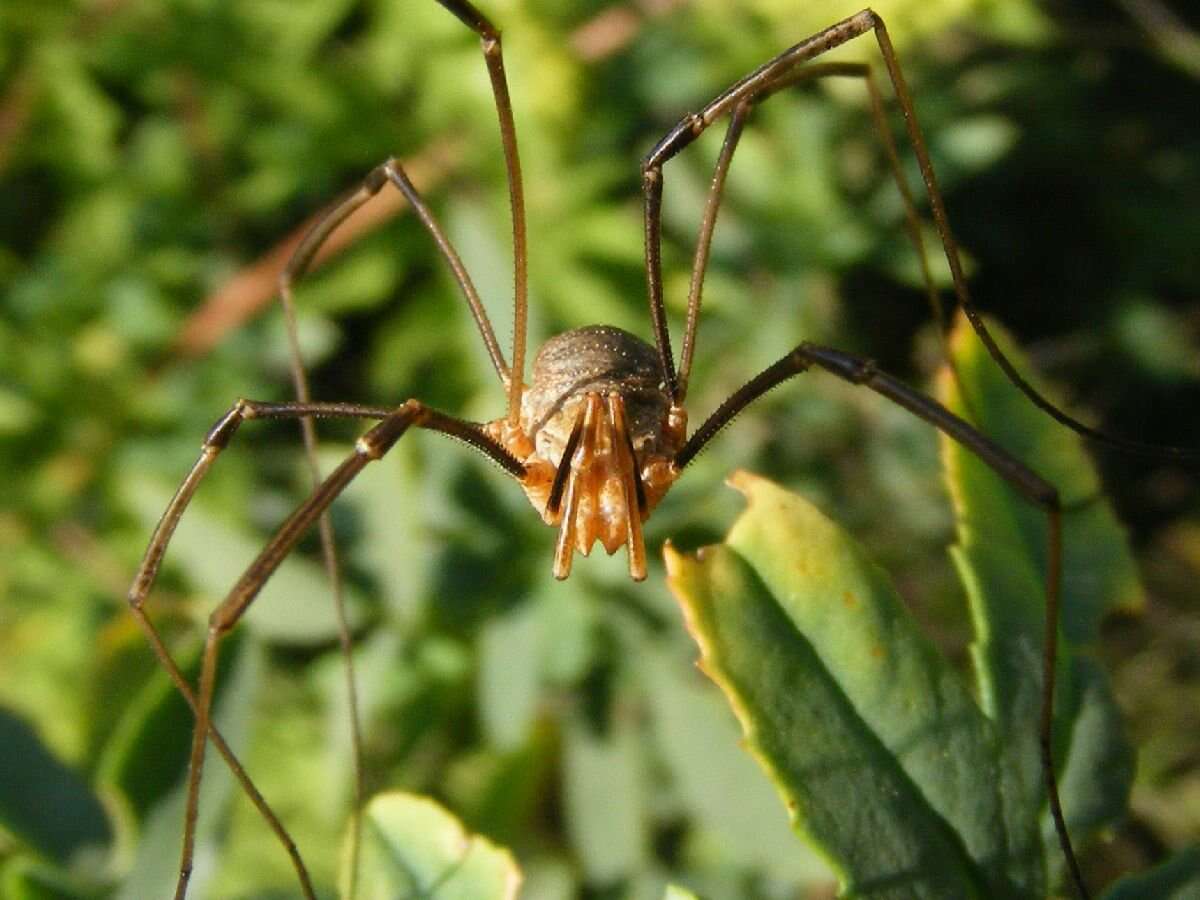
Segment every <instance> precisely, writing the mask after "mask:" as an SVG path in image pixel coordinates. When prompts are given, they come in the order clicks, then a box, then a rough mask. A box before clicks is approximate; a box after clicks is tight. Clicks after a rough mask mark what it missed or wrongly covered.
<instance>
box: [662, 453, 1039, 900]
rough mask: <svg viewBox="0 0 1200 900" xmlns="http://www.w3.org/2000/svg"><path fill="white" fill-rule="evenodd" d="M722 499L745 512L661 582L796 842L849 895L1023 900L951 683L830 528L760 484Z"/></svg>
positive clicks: (976, 730)
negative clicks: (739, 501)
mask: <svg viewBox="0 0 1200 900" xmlns="http://www.w3.org/2000/svg"><path fill="white" fill-rule="evenodd" d="M733 483H734V484H735V486H736V487H737V488H738V489H739V490H741V491H742V492H743V493H744V494H745V495H746V496H747V498H748V500H749V508H748V509H747V511H746V512H745V513H744V514H743V515H742V517H741V518H740V519H739V520H738V522H737V524H735V526H734V528H733V530H732V531H731V533H730V535H729V538H728V539H727V542H726V544H724V545H720V546H717V547H712V548H706V549H705V550H704V551H702V552H701V553H700V554H699V555H698V557H696V558H691V557H685V556H682V555H680V554H678V553H676V552H674V551H673V550H668V567H669V572H670V581H671V586H672V588H673V590H674V591H675V594H676V596H677V597H678V598H679V600H680V602H681V603H682V604H683V607H684V612H685V615H686V616H687V621H688V627H689V629H690V630H691V632H692V634H693V636H694V637H695V638H696V640H697V642H698V643H699V645H700V648H701V651H702V656H703V658H702V666H703V667H704V669H705V671H706V672H707V673H708V674H709V675H710V677H712V678H713V680H715V681H716V682H717V684H718V685H719V686H720V687H721V689H722V690H723V691H725V693H726V695H727V696H728V697H729V699H730V702H731V704H732V705H733V708H734V711H735V713H736V714H737V716H738V718H739V719H740V720H741V723H742V727H743V730H744V731H745V733H746V737H747V742H748V744H749V747H750V749H751V751H752V752H753V753H754V754H755V755H756V756H757V757H758V758H759V760H760V762H761V763H762V764H763V766H764V767H765V768H766V769H767V771H768V773H769V774H770V775H771V777H772V778H773V779H774V780H775V782H776V786H777V787H778V789H779V791H780V793H781V794H782V795H783V798H784V802H785V804H786V805H787V807H788V810H789V812H790V813H791V815H792V818H793V822H794V824H795V826H796V828H797V829H798V830H799V831H801V832H802V833H803V834H805V835H807V837H808V838H809V840H810V841H811V842H812V843H813V844H814V845H815V846H816V847H817V848H818V849H819V851H820V852H821V853H822V854H824V855H825V856H826V857H827V858H828V860H829V862H830V864H831V866H832V867H833V868H834V870H835V872H836V873H837V875H838V877H839V878H840V880H841V883H842V888H843V890H844V892H845V893H846V895H847V896H897V897H899V896H910V897H963V896H979V895H986V893H987V892H988V891H989V890H992V891H993V892H994V893H995V894H996V895H997V896H1019V895H1021V893H1022V890H1021V889H1020V888H1018V887H1017V886H1016V885H1014V884H1013V883H1012V882H1011V881H1009V879H1008V878H1007V876H1006V870H1005V862H1006V859H1007V855H1008V854H1007V849H1006V847H1005V845H1004V840H1005V836H1006V835H1005V831H1004V829H1003V828H1002V826H1001V812H1002V810H1001V797H1000V796H999V793H998V790H997V756H998V750H997V747H996V744H995V735H994V732H993V731H992V729H991V727H990V725H989V724H988V723H987V721H986V720H985V719H984V717H983V716H982V715H981V714H980V713H979V711H978V709H977V708H976V707H975V705H974V702H973V701H972V699H971V697H970V696H969V694H968V693H967V692H966V689H965V688H964V686H963V685H962V684H961V682H960V681H959V680H958V678H957V677H956V675H955V673H954V672H953V671H952V670H951V669H950V667H949V666H948V665H947V664H946V662H945V661H944V660H942V659H941V657H940V656H939V655H938V654H937V652H936V651H935V650H934V648H933V647H932V646H931V645H930V644H929V642H928V641H927V640H926V639H925V638H924V637H923V636H922V635H921V633H920V632H919V631H918V629H917V628H916V626H915V625H914V624H913V622H912V621H911V619H910V618H909V617H908V616H907V614H906V613H905V611H904V609H903V606H902V604H901V602H900V600H899V598H898V597H897V596H896V594H895V592H894V591H893V590H892V588H891V587H890V586H889V585H888V584H887V582H886V579H885V578H884V576H883V574H882V572H881V571H880V570H879V569H878V568H877V567H875V566H874V565H872V564H871V563H870V562H868V561H867V560H866V558H865V556H864V555H863V553H862V551H861V550H860V549H859V547H858V546H857V545H856V544H855V543H854V542H853V541H852V540H851V539H850V538H848V537H847V536H846V535H845V534H843V533H842V532H841V531H840V530H839V529H838V528H837V527H836V526H835V525H833V523H831V522H829V521H828V520H827V519H825V518H824V517H823V516H822V515H821V514H820V513H819V512H818V511H817V510H816V509H815V508H813V507H812V506H810V505H809V504H807V503H806V502H805V501H804V500H802V499H800V498H799V497H796V496H794V495H791V494H788V493H786V492H785V491H783V490H782V489H781V488H779V487H777V486H775V485H773V484H771V483H770V482H767V481H765V480H763V479H760V478H757V477H755V476H751V475H748V474H746V473H739V474H737V475H736V476H734V481H733ZM1027 829H1028V832H1029V838H1028V840H1029V841H1036V839H1037V832H1036V820H1031V821H1030V822H1029V823H1028V824H1027ZM1025 893H1027V894H1029V895H1033V894H1035V893H1036V891H1030V890H1027V889H1026V890H1025Z"/></svg>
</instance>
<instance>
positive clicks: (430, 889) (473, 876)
mask: <svg viewBox="0 0 1200 900" xmlns="http://www.w3.org/2000/svg"><path fill="white" fill-rule="evenodd" d="M349 874H350V873H349V871H348V869H347V868H345V867H344V868H343V870H342V877H341V883H342V885H343V887H342V892H343V894H345V893H346V890H347V888H346V885H347V884H348V882H349ZM520 883H521V872H520V870H519V869H518V868H517V864H516V862H515V861H514V860H513V857H512V854H511V853H509V851H508V850H506V849H504V848H502V847H497V846H496V845H495V844H493V843H492V842H491V841H489V840H487V839H486V838H483V837H479V836H478V835H471V834H468V833H467V832H466V830H465V829H464V828H463V826H462V823H461V822H459V821H458V820H457V819H456V818H454V817H453V816H452V815H450V814H449V813H448V812H446V810H444V809H443V808H442V807H440V806H438V805H437V804H436V803H434V802H433V801H432V800H429V799H427V798H425V797H417V796H414V795H412V794H404V793H399V792H393V793H386V794H378V795H376V796H375V797H374V798H373V799H372V800H371V801H370V803H368V804H367V808H366V810H365V811H364V812H363V821H362V847H361V850H360V856H359V867H358V878H357V885H358V888H357V892H356V894H355V896H356V897H358V898H359V900H376V898H378V900H395V898H397V897H413V898H416V897H421V898H426V900H433V898H435V897H436V898H437V900H451V898H458V897H461V898H463V900H486V898H501V897H503V898H513V897H516V895H517V889H518V887H519V886H520Z"/></svg>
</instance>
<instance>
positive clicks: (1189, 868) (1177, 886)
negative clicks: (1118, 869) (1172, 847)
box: [1104, 847, 1200, 900]
mask: <svg viewBox="0 0 1200 900" xmlns="http://www.w3.org/2000/svg"><path fill="white" fill-rule="evenodd" d="M1197 897H1200V847H1189V848H1187V849H1186V850H1182V851H1180V852H1179V853H1176V854H1175V855H1174V856H1172V857H1171V858H1170V859H1168V860H1167V861H1166V862H1165V863H1163V864H1162V865H1159V866H1155V867H1154V868H1153V869H1151V870H1150V871H1148V872H1139V873H1138V874H1136V875H1128V876H1126V877H1125V878H1122V879H1120V880H1119V881H1118V882H1117V883H1116V884H1114V885H1113V886H1112V887H1111V888H1110V889H1109V890H1108V892H1107V893H1106V894H1105V895H1104V900H1196V898H1197Z"/></svg>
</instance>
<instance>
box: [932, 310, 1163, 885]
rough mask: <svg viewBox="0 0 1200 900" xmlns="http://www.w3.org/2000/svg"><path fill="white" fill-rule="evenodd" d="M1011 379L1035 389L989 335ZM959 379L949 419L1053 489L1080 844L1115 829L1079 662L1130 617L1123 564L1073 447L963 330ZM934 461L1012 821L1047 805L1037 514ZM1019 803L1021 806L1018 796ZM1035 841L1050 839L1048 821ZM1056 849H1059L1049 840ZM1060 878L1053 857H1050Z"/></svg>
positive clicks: (1123, 755)
mask: <svg viewBox="0 0 1200 900" xmlns="http://www.w3.org/2000/svg"><path fill="white" fill-rule="evenodd" d="M988 328H989V330H991V332H992V333H993V335H994V337H995V338H996V341H997V343H998V344H999V346H1000V347H1001V348H1002V349H1003V351H1004V354H1005V355H1006V356H1007V357H1008V358H1009V359H1010V360H1011V361H1012V362H1013V363H1014V365H1016V367H1017V369H1018V371H1020V372H1021V373H1022V377H1023V378H1025V379H1026V380H1027V381H1029V382H1030V383H1031V384H1033V385H1034V386H1035V387H1036V388H1037V389H1038V390H1039V392H1041V393H1043V394H1047V395H1049V396H1050V398H1051V399H1052V400H1053V399H1054V398H1053V393H1052V392H1050V391H1047V389H1046V388H1044V387H1043V386H1041V385H1039V384H1038V383H1037V380H1036V378H1034V376H1033V375H1032V374H1031V373H1029V371H1028V364H1027V363H1026V361H1025V360H1024V359H1023V357H1022V356H1021V355H1020V353H1019V352H1018V350H1017V349H1016V347H1015V346H1014V344H1013V342H1012V340H1011V338H1009V337H1008V335H1007V334H1006V333H1005V332H1004V331H1003V330H1002V329H1001V328H1000V327H999V326H997V325H996V324H994V323H989V325H988ZM951 352H952V356H953V358H954V362H955V366H956V371H957V375H958V377H957V379H956V378H953V377H951V373H950V372H949V371H944V372H943V373H942V376H941V378H940V381H939V391H938V393H939V396H940V398H941V399H942V401H943V403H945V404H946V406H947V407H948V408H949V409H951V410H952V411H954V412H956V413H958V414H959V415H961V416H963V417H964V418H967V419H968V420H970V421H972V422H974V423H975V425H976V427H977V428H979V430H981V431H982V432H983V433H984V434H986V435H988V437H990V438H991V439H992V440H994V441H995V442H996V443H998V444H999V445H1000V446H1002V447H1004V448H1005V449H1006V450H1008V451H1009V452H1010V453H1011V454H1013V455H1014V456H1015V457H1016V458H1017V459H1019V460H1021V461H1022V462H1023V463H1025V465H1027V466H1028V467H1030V468H1031V469H1033V470H1034V471H1035V472H1037V473H1038V474H1039V475H1040V476H1042V477H1043V478H1045V479H1046V480H1048V481H1050V482H1051V483H1052V484H1054V485H1055V486H1056V487H1057V489H1058V491H1059V494H1060V496H1061V498H1062V503H1063V506H1064V513H1063V560H1062V562H1063V575H1062V596H1061V634H1062V638H1063V640H1062V641H1060V644H1059V690H1058V695H1057V698H1056V713H1055V725H1054V727H1055V738H1056V739H1055V755H1056V759H1057V761H1058V763H1059V769H1060V771H1063V770H1064V762H1065V771H1063V777H1062V784H1061V788H1060V794H1061V797H1062V801H1063V806H1064V809H1065V812H1066V815H1067V818H1068V821H1069V822H1070V823H1071V824H1072V826H1074V827H1076V830H1078V831H1079V832H1080V833H1081V834H1086V833H1089V832H1091V831H1094V830H1096V829H1098V828H1100V827H1102V826H1103V825H1105V824H1108V823H1110V822H1112V821H1114V820H1115V819H1116V818H1118V817H1119V816H1120V815H1121V813H1122V811H1123V810H1124V808H1125V806H1126V803H1127V801H1128V794H1129V787H1130V783H1131V781H1132V774H1133V766H1132V752H1131V751H1130V749H1129V748H1128V746H1127V745H1126V744H1125V741H1124V738H1123V737H1122V736H1121V734H1120V728H1119V716H1118V714H1117V712H1116V710H1115V708H1114V705H1113V701H1112V697H1111V692H1110V690H1109V688H1108V687H1107V682H1106V679H1105V678H1104V677H1103V675H1102V674H1101V673H1100V671H1099V670H1098V668H1097V666H1096V665H1095V664H1094V663H1090V661H1087V660H1083V659H1075V660H1074V661H1073V660H1072V658H1073V656H1075V655H1076V654H1078V653H1081V652H1087V650H1088V648H1089V646H1090V645H1091V644H1093V643H1094V642H1095V640H1096V638H1097V635H1098V631H1099V627H1100V621H1101V619H1102V618H1103V617H1104V616H1105V615H1106V614H1107V613H1109V612H1110V611H1113V610H1116V609H1126V610H1132V609H1137V608H1138V607H1139V606H1140V604H1141V602H1142V595H1141V588H1140V585H1139V583H1138V578H1137V571H1136V568H1135V566H1134V562H1133V558H1132V556H1131V554H1130V551H1129V548H1128V546H1127V544H1126V541H1125V536H1124V532H1123V529H1122V528H1121V526H1120V525H1119V524H1118V522H1117V520H1116V517H1115V515H1114V514H1113V512H1112V510H1111V508H1110V507H1109V504H1108V502H1107V501H1106V500H1104V499H1103V498H1102V497H1100V496H1099V490H1100V485H1099V479H1098V478H1097V476H1096V473H1095V470H1094V468H1093V467H1092V465H1091V462H1090V460H1089V459H1088V457H1087V455H1086V453H1085V452H1084V450H1083V448H1082V446H1081V442H1080V440H1079V438H1078V437H1077V436H1076V435H1075V434H1074V433H1073V432H1071V431H1070V430H1068V429H1067V428H1064V427H1063V426H1061V425H1059V424H1058V423H1057V422H1055V421H1053V420H1052V419H1050V417H1049V416H1047V415H1046V414H1045V413H1043V412H1042V411H1041V410H1039V409H1037V408H1036V407H1034V405H1033V404H1032V403H1030V402H1029V400H1028V398H1026V397H1025V396H1024V395H1023V394H1022V393H1021V392H1020V391H1019V390H1018V389H1017V388H1016V387H1015V386H1014V385H1013V384H1012V383H1011V382H1010V381H1009V380H1008V379H1007V378H1006V377H1005V375H1004V373H1003V372H1002V371H1001V370H1000V368H999V366H997V365H996V363H995V362H994V361H993V360H992V359H991V358H990V356H989V355H988V353H987V351H986V349H985V348H984V347H983V345H982V343H981V342H980V341H979V339H978V337H977V336H976V335H975V333H974V331H973V330H972V329H971V328H970V327H969V324H968V323H967V322H966V320H965V319H961V318H960V320H959V322H958V323H957V326H956V328H955V331H954V332H953V334H952V336H951ZM942 460H943V464H944V468H945V473H946V481H947V485H948V487H949V490H950V495H951V499H952V502H953V505H954V510H955V515H956V518H957V522H958V544H957V546H956V547H955V548H954V550H953V554H954V559H955V563H956V565H957V566H958V569H959V574H960V576H961V577H962V579H963V582H964V584H965V586H966V589H967V599H968V602H969V604H970V609H971V616H972V619H973V622H974V625H975V632H976V642H975V644H974V645H973V646H972V648H971V650H972V657H973V660H974V662H975V671H976V675H977V678H978V680H979V692H980V698H981V703H982V706H983V709H984V711H985V713H987V715H988V716H989V717H990V718H992V719H993V720H994V721H995V722H996V724H997V725H998V726H999V729H1000V733H1001V735H1002V736H1003V737H1004V741H1003V747H1004V760H1003V762H1004V772H1005V779H1006V796H1008V797H1009V798H1011V799H1012V800H1013V801H1014V804H1015V806H1019V808H1014V810H1013V817H1014V818H1020V817H1023V816H1024V814H1025V811H1026V810H1028V809H1029V808H1036V807H1038V806H1041V805H1043V804H1044V799H1043V797H1044V788H1043V784H1042V780H1043V779H1042V774H1041V761H1040V756H1039V750H1038V745H1037V735H1036V727H1035V724H1034V723H1036V721H1037V716H1038V711H1039V708H1040V705H1041V687H1042V677H1041V662H1040V659H1041V653H1042V645H1043V630H1044V617H1045V605H1044V604H1045V587H1044V585H1045V578H1046V557H1047V529H1048V522H1047V516H1046V513H1045V512H1044V511H1043V510H1042V509H1040V508H1039V507H1038V506H1036V505H1035V504H1033V503H1031V502H1029V501H1027V500H1025V499H1023V498H1022V497H1021V496H1020V495H1018V494H1017V493H1016V491H1015V490H1013V489H1012V488H1011V487H1010V486H1009V485H1008V484H1007V483H1006V482H1004V481H1003V480H1002V479H1001V478H1000V477H999V476H997V475H996V473H995V472H994V471H993V470H992V469H991V468H989V467H988V466H986V465H984V464H983V463H982V462H981V461H980V460H979V459H978V458H977V457H976V456H975V455H974V454H972V453H969V452H968V451H967V450H965V449H964V448H963V447H962V446H961V445H959V444H957V443H955V442H953V441H951V440H950V439H949V438H946V437H944V436H943V439H942ZM1021 795H1023V797H1022V796H1021ZM1043 830H1044V831H1045V832H1046V833H1047V835H1048V836H1049V835H1050V832H1051V828H1050V824H1049V822H1046V823H1045V824H1044V826H1043ZM1055 843H1056V842H1055ZM1049 858H1050V859H1051V860H1053V861H1055V865H1056V866H1057V864H1058V860H1059V858H1060V857H1059V855H1057V854H1051V855H1050V857H1049Z"/></svg>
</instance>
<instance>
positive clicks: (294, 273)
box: [279, 168, 384, 900]
mask: <svg viewBox="0 0 1200 900" xmlns="http://www.w3.org/2000/svg"><path fill="white" fill-rule="evenodd" d="M381 174H382V173H381V172H380V170H379V169H378V168H376V169H374V170H372V171H371V172H370V173H369V174H368V175H367V177H366V179H364V181H363V183H362V185H360V186H359V188H358V189H357V190H356V191H354V192H353V193H352V194H350V195H349V196H348V197H346V198H345V199H343V200H341V201H340V202H338V203H337V204H335V205H334V206H333V207H332V208H331V209H330V211H329V212H328V213H327V214H326V215H325V216H324V217H323V218H321V219H320V220H318V221H317V222H316V223H315V224H314V226H313V228H312V229H311V230H310V231H309V232H308V234H306V235H305V236H304V239H303V240H302V241H301V242H300V244H299V246H297V247H296V250H295V252H294V253H293V254H292V257H291V259H289V260H288V264H287V265H286V266H284V269H283V271H282V272H281V273H280V275H279V298H280V302H281V303H282V305H283V318H284V323H285V325H286V329H287V337H288V351H289V352H288V367H289V369H290V371H291V376H292V387H293V390H294V391H295V394H296V401H297V402H298V403H308V402H310V401H311V399H312V395H311V393H310V391H309V387H308V375H307V373H306V372H305V370H304V359H303V357H302V356H301V355H300V335H299V328H298V327H297V323H296V301H295V298H294V297H293V295H292V285H293V284H294V283H295V282H296V281H298V280H299V279H300V278H301V276H303V275H304V273H305V272H306V271H307V270H308V267H309V266H310V265H311V263H312V260H313V258H314V257H315V255H316V254H317V252H318V251H319V250H320V248H321V245H322V244H324V242H325V240H326V239H327V238H328V237H329V235H330V234H332V233H333V231H334V230H335V229H336V228H337V227H338V226H339V225H341V224H342V222H344V221H345V220H346V219H347V218H348V217H349V216H350V215H351V214H352V213H353V212H354V211H355V210H357V209H358V208H359V207H360V206H362V205H363V204H364V203H366V202H367V201H368V200H370V199H371V198H372V197H373V196H375V194H377V193H378V192H379V189H380V188H381V187H382V186H383V184H384V181H383V179H382V178H381V177H380V176H381ZM300 434H301V436H302V438H303V441H304V455H305V458H306V459H307V461H308V468H309V473H310V476H311V478H312V483H313V487H314V488H315V487H316V486H317V485H318V484H320V482H321V465H320V462H319V461H318V458H317V429H316V424H315V423H314V421H313V418H312V417H311V416H304V417H303V418H301V419H300ZM317 528H318V532H319V534H320V538H321V561H322V563H323V564H324V566H325V573H326V577H327V578H328V579H329V586H330V590H331V591H332V592H333V609H334V615H335V617H336V619H337V632H338V645H339V646H340V648H341V652H342V661H343V672H344V677H345V682H346V714H347V716H349V718H350V755H351V757H352V763H351V764H352V766H353V771H354V784H353V797H352V807H353V809H352V812H351V815H350V884H349V886H348V889H347V895H348V897H349V900H354V895H355V890H356V887H357V884H356V881H357V874H358V849H359V845H360V841H359V826H360V823H361V818H360V817H361V813H362V808H363V806H364V804H365V802H366V797H365V796H364V794H365V787H364V778H363V761H362V756H363V754H362V717H361V716H360V714H359V709H358V682H357V679H356V678H355V674H354V653H353V650H354V641H353V636H352V635H351V634H350V622H349V618H348V617H347V615H346V599H345V594H344V592H343V591H342V576H341V567H340V565H339V562H338V554H337V543H336V541H335V538H334V533H333V523H332V521H331V520H330V518H329V516H328V515H322V516H321V518H320V521H319V522H318V523H317Z"/></svg>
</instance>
